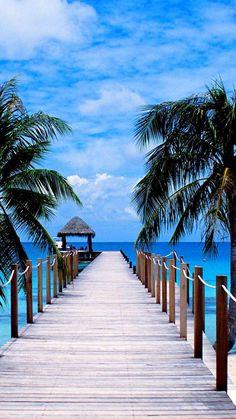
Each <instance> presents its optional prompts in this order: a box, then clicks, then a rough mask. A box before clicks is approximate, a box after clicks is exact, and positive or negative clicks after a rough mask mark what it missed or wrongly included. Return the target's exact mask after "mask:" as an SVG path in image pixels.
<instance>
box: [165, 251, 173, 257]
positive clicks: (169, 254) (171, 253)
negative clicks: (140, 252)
mask: <svg viewBox="0 0 236 419" xmlns="http://www.w3.org/2000/svg"><path fill="white" fill-rule="evenodd" d="M173 253H174V252H173V251H172V252H170V253H168V255H165V258H168V257H169V256H171V255H173Z"/></svg>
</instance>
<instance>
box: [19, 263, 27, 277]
mask: <svg viewBox="0 0 236 419" xmlns="http://www.w3.org/2000/svg"><path fill="white" fill-rule="evenodd" d="M28 270H29V266H27V267H26V269H25V270H24V271H23V272H20V273H18V278H19V277H20V276H23V275H25V274H26V272H28Z"/></svg>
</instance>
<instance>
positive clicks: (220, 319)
mask: <svg viewBox="0 0 236 419" xmlns="http://www.w3.org/2000/svg"><path fill="white" fill-rule="evenodd" d="M222 285H225V286H226V285H227V277H226V276H217V277H216V390H217V391H227V380H228V365H227V364H228V362H227V356H228V312H227V311H228V310H227V294H226V292H225V291H224V290H223V288H222Z"/></svg>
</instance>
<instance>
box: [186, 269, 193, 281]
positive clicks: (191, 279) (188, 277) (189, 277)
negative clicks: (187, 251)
mask: <svg viewBox="0 0 236 419" xmlns="http://www.w3.org/2000/svg"><path fill="white" fill-rule="evenodd" d="M183 274H184V277H185V278H186V279H189V280H190V281H193V282H194V279H193V278H191V276H188V275H187V273H186V271H185V269H183Z"/></svg>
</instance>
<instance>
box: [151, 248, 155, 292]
mask: <svg viewBox="0 0 236 419" xmlns="http://www.w3.org/2000/svg"><path fill="white" fill-rule="evenodd" d="M154 257H155V255H154V253H152V254H151V293H152V297H155V279H154V275H155V266H156V265H154V261H153V259H154Z"/></svg>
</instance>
